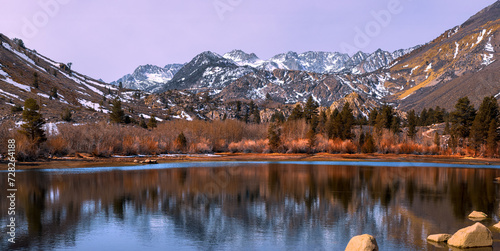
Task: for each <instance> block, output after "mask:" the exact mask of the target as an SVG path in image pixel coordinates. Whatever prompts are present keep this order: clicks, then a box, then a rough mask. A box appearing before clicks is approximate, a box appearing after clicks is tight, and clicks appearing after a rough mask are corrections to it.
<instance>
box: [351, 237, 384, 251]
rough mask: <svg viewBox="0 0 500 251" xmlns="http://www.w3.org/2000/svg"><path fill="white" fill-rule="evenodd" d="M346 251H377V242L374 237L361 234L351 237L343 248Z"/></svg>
mask: <svg viewBox="0 0 500 251" xmlns="http://www.w3.org/2000/svg"><path fill="white" fill-rule="evenodd" d="M345 250H346V251H378V245H377V240H375V237H373V236H371V235H368V234H363V235H358V236H354V237H352V239H351V240H350V241H349V244H347V247H346V248H345Z"/></svg>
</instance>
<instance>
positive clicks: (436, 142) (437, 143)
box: [434, 132, 441, 147]
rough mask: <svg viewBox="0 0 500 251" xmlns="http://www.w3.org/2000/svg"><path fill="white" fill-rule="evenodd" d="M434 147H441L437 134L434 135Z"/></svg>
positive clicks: (439, 137)
mask: <svg viewBox="0 0 500 251" xmlns="http://www.w3.org/2000/svg"><path fill="white" fill-rule="evenodd" d="M434 145H436V146H437V147H440V146H441V136H439V133H438V132H436V133H434Z"/></svg>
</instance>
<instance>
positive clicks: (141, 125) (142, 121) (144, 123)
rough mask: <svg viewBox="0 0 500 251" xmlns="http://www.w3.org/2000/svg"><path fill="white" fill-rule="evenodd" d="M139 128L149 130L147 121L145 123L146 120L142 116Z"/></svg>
mask: <svg viewBox="0 0 500 251" xmlns="http://www.w3.org/2000/svg"><path fill="white" fill-rule="evenodd" d="M139 126H140V127H142V128H144V129H148V124H146V121H144V118H143V117H142V116H141V121H140V122H139Z"/></svg>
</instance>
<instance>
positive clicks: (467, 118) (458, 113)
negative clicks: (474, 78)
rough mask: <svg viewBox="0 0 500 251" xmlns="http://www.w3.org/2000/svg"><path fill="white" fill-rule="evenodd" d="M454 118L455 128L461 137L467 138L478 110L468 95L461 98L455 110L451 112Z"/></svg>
mask: <svg viewBox="0 0 500 251" xmlns="http://www.w3.org/2000/svg"><path fill="white" fill-rule="evenodd" d="M451 116H452V120H453V130H454V131H456V132H457V133H458V136H459V137H461V138H467V137H469V135H470V127H471V126H472V122H473V121H474V118H475V116H476V110H475V109H474V106H473V105H472V104H471V103H470V100H469V98H468V97H463V98H460V99H459V100H458V102H457V104H456V105H455V111H454V112H452V114H451Z"/></svg>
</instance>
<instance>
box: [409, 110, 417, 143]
mask: <svg viewBox="0 0 500 251" xmlns="http://www.w3.org/2000/svg"><path fill="white" fill-rule="evenodd" d="M415 135H417V116H416V115H415V111H414V110H411V111H410V112H409V113H408V137H409V138H410V139H415Z"/></svg>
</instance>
